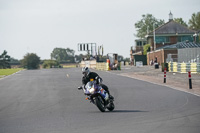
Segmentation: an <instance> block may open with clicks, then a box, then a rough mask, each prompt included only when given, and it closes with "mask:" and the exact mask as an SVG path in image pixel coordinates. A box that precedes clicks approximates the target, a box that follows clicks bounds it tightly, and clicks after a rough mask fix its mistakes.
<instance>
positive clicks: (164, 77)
mask: <svg viewBox="0 0 200 133" xmlns="http://www.w3.org/2000/svg"><path fill="white" fill-rule="evenodd" d="M166 72H167V68H166V67H165V70H164V83H166Z"/></svg>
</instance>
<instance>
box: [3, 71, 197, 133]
mask: <svg viewBox="0 0 200 133" xmlns="http://www.w3.org/2000/svg"><path fill="white" fill-rule="evenodd" d="M97 72H98V73H99V75H100V76H101V77H102V78H103V80H104V83H105V84H106V85H108V87H109V88H110V91H111V94H112V95H113V96H114V97H115V106H116V108H115V110H114V111H113V112H108V111H107V112H105V113H102V112H100V111H99V110H98V109H97V107H96V106H94V105H93V104H91V103H89V101H87V100H85V96H84V95H83V93H82V91H79V90H78V89H77V87H78V86H79V85H81V76H82V75H81V69H80V68H71V69H46V70H45V69H43V70H26V71H21V72H19V73H17V74H14V75H12V76H9V77H6V78H5V79H1V80H0V133H80V132H82V133H100V132H101V133H200V97H198V96H195V95H192V94H188V93H185V92H181V91H177V90H174V89H171V88H168V87H165V86H159V85H156V84H151V83H148V82H145V81H140V80H135V79H131V78H128V77H122V76H119V75H117V74H114V73H112V72H111V73H110V72H109V73H108V72H103V71H97Z"/></svg>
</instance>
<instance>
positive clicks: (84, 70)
mask: <svg viewBox="0 0 200 133" xmlns="http://www.w3.org/2000/svg"><path fill="white" fill-rule="evenodd" d="M82 73H83V75H84V76H87V75H88V74H89V73H90V70H89V68H88V67H83V68H82Z"/></svg>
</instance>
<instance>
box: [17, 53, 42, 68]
mask: <svg viewBox="0 0 200 133" xmlns="http://www.w3.org/2000/svg"><path fill="white" fill-rule="evenodd" d="M21 64H22V66H23V67H24V68H27V69H38V68H39V64H40V57H38V56H37V55H36V54H34V53H27V54H26V55H25V56H24V59H22V60H21Z"/></svg>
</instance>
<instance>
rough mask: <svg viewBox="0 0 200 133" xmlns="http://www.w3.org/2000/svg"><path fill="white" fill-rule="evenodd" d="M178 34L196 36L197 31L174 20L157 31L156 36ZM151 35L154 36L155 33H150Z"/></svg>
mask: <svg viewBox="0 0 200 133" xmlns="http://www.w3.org/2000/svg"><path fill="white" fill-rule="evenodd" d="M176 33H177V34H194V33H195V31H194V30H191V29H189V28H187V27H185V26H183V25H181V24H179V23H177V22H175V21H173V20H171V21H169V22H167V23H165V24H164V25H162V26H160V27H158V28H157V29H155V34H176ZM149 35H153V32H150V33H149Z"/></svg>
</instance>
